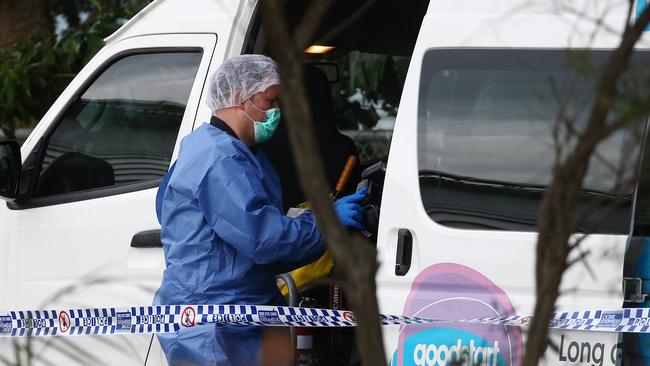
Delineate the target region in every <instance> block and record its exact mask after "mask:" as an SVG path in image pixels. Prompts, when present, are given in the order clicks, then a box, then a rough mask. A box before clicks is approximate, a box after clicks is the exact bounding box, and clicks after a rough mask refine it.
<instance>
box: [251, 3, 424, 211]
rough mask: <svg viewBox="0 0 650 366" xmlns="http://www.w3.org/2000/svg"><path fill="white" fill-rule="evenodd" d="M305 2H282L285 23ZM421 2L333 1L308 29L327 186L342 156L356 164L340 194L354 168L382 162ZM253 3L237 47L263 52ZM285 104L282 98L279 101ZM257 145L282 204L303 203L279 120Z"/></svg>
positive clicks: (308, 78) (310, 77)
mask: <svg viewBox="0 0 650 366" xmlns="http://www.w3.org/2000/svg"><path fill="white" fill-rule="evenodd" d="M311 3H312V2H310V1H301V0H290V1H286V2H285V14H286V17H287V21H288V23H289V27H290V29H295V27H297V26H298V25H299V22H300V21H301V20H302V19H303V18H304V15H305V12H307V11H309V7H310V5H311ZM428 3H429V1H428V0H417V1H413V2H410V3H409V6H403V5H402V4H400V3H398V2H394V1H388V0H374V1H373V0H351V1H333V2H332V4H331V6H330V8H329V10H328V11H327V13H326V16H325V17H324V18H323V19H321V24H320V26H319V27H318V30H317V31H316V34H315V37H314V40H313V42H312V44H313V45H319V46H327V47H330V48H326V49H324V50H318V49H317V50H310V49H307V50H306V52H305V59H304V61H305V70H304V77H305V84H306V89H307V96H308V99H309V101H310V107H311V110H312V115H313V119H314V123H315V127H316V130H317V133H318V140H319V142H320V144H321V156H322V157H323V159H324V162H325V166H326V171H327V176H328V180H329V184H330V187H332V191H333V190H334V187H335V185H336V181H337V180H338V177H339V175H340V173H341V171H342V170H343V167H344V166H345V162H346V160H347V157H348V156H350V155H354V156H357V157H358V158H359V162H360V163H359V164H358V165H357V168H356V169H355V170H354V171H353V175H352V178H351V179H350V181H349V183H348V184H347V185H346V187H345V188H344V190H343V192H342V194H343V195H345V194H350V193H353V192H354V191H355V190H356V187H357V184H358V183H359V181H360V180H361V171H362V170H363V169H364V168H366V167H368V166H370V165H372V164H373V163H376V162H378V161H385V160H386V159H387V157H388V149H389V146H390V140H391V136H392V130H393V126H394V123H395V116H396V114H397V110H398V108H399V98H400V96H401V92H402V87H403V85H404V80H405V78H406V72H407V70H408V66H409V62H410V58H411V54H412V52H413V48H414V46H415V42H416V39H417V35H418V32H419V29H420V25H421V23H422V18H423V16H424V14H425V13H426V9H427V7H428ZM261 16H262V14H261V11H260V9H259V8H258V10H257V11H256V15H255V17H254V20H253V21H252V23H251V26H250V28H249V30H248V34H247V39H246V42H245V45H244V49H243V53H262V54H271V52H270V50H269V49H268V47H267V43H266V39H265V34H264V28H263V26H262V21H261V20H262V19H261ZM285 102H287V101H285ZM280 126H281V127H280V131H278V133H277V134H276V136H274V138H273V139H271V141H269V142H268V143H265V144H262V146H260V147H261V148H262V150H263V151H264V152H265V153H266V154H267V155H268V156H269V158H270V160H271V162H272V163H273V165H274V166H275V168H276V170H277V171H278V175H279V176H280V181H281V183H282V187H283V194H284V202H283V203H284V207H285V208H288V207H294V206H296V205H298V204H300V203H302V202H304V201H305V196H304V194H303V192H302V190H301V188H300V185H299V182H298V179H297V174H296V171H295V167H294V165H293V164H287V162H289V161H293V160H294V157H293V154H292V152H291V149H290V144H289V142H288V136H287V133H286V129H285V128H286V127H285V124H283V123H281V124H280Z"/></svg>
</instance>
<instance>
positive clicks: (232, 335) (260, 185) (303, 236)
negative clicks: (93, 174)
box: [154, 55, 366, 365]
mask: <svg viewBox="0 0 650 366" xmlns="http://www.w3.org/2000/svg"><path fill="white" fill-rule="evenodd" d="M279 96H280V78H279V75H278V71H277V65H276V63H275V62H274V61H273V60H271V59H270V58H268V57H266V56H262V55H242V56H237V57H233V58H231V59H229V60H227V61H225V62H224V63H223V64H222V65H221V67H219V69H218V70H217V71H216V72H215V73H214V74H213V75H212V76H211V79H210V88H209V91H208V97H207V103H208V105H209V106H210V108H211V109H212V110H213V111H214V113H213V116H212V119H211V121H210V123H209V124H208V123H204V124H203V125H201V126H200V127H199V128H197V129H196V130H195V131H194V132H192V133H191V134H190V135H188V136H187V137H185V138H184V139H183V141H182V142H181V147H180V152H179V155H178V159H177V161H176V163H174V165H173V166H172V169H170V172H169V173H168V174H167V176H165V178H164V179H163V183H162V184H161V187H160V189H159V194H158V197H157V207H156V210H157V214H158V218H159V220H160V223H161V226H162V232H161V239H162V243H163V250H164V254H165V262H166V265H167V268H166V269H165V272H164V274H163V279H162V283H161V286H160V288H159V289H158V291H157V293H156V296H155V299H154V303H155V304H263V305H284V304H285V302H284V298H283V297H282V295H281V293H280V291H279V290H278V287H277V285H276V282H275V276H276V275H277V274H280V273H284V272H288V271H291V270H293V269H296V268H298V267H301V266H303V265H305V264H307V263H309V262H311V261H313V260H315V259H317V258H318V257H319V256H320V255H322V254H323V252H324V250H325V246H324V243H323V238H322V236H321V233H320V232H319V230H318V228H317V227H316V223H315V220H314V217H313V215H312V213H311V212H309V211H308V212H305V213H303V214H302V215H300V216H298V217H295V218H290V217H287V216H285V215H284V213H283V212H284V210H283V207H282V194H281V187H280V184H279V179H278V176H277V174H276V173H275V171H274V169H273V167H272V166H271V164H270V163H269V161H268V160H267V158H266V157H265V156H264V155H263V154H262V153H261V151H259V150H258V149H257V148H256V147H255V143H258V142H261V141H263V140H266V139H268V138H269V137H270V136H272V134H273V132H274V131H275V129H276V128H277V126H278V123H279V115H280V110H279V109H278V99H279ZM287 163H290V162H287ZM365 194H366V193H365V192H357V193H356V194H354V195H351V196H348V197H344V198H343V199H341V200H339V201H338V203H336V204H335V209H336V212H337V215H338V217H339V219H340V221H341V223H342V224H343V225H344V226H346V227H348V228H355V229H362V226H361V217H362V216H361V213H362V209H361V207H360V206H359V205H358V202H359V201H361V200H362V199H363V198H364V197H365ZM261 334H262V329H261V328H259V327H247V326H230V325H215V324H208V325H199V326H194V327H191V328H181V330H179V331H178V332H176V333H170V334H159V335H158V339H159V340H160V343H161V345H162V347H163V350H164V352H165V355H166V356H167V360H168V362H169V363H170V364H171V365H185V364H186V365H255V364H258V363H259V362H260V358H259V357H260V355H259V350H260V346H261V341H262V337H261Z"/></svg>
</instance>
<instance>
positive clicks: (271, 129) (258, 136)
mask: <svg viewBox="0 0 650 366" xmlns="http://www.w3.org/2000/svg"><path fill="white" fill-rule="evenodd" d="M251 105H252V106H253V108H255V109H257V110H258V111H260V112H263V113H266V119H265V120H264V121H256V120H254V119H252V118H251V117H250V116H249V115H248V114H246V112H244V114H245V115H246V117H248V118H249V119H250V120H251V121H253V132H254V134H255V143H260V142H264V141H268V139H270V138H271V136H273V134H274V133H275V131H277V130H278V127H279V126H280V108H271V109H269V110H267V111H263V110H261V109H259V108H257V106H256V105H255V104H253V101H252V100H251Z"/></svg>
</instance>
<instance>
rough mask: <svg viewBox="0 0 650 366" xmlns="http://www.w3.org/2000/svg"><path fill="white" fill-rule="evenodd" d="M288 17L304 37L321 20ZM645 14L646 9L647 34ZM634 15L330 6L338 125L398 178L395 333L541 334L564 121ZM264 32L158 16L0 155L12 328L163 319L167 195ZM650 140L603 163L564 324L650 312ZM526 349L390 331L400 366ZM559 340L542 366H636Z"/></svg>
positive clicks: (83, 353) (221, 6)
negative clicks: (633, 181)
mask: <svg viewBox="0 0 650 366" xmlns="http://www.w3.org/2000/svg"><path fill="white" fill-rule="evenodd" d="M285 3H286V4H287V8H288V9H289V10H288V11H289V14H290V16H289V19H290V21H291V22H293V23H292V24H295V22H296V19H299V18H300V14H301V13H300V12H301V11H303V10H304V5H303V4H302V3H303V2H300V1H286V2H285ZM645 5H646V4H645V0H640V2H639V3H638V4H635V12H633V15H634V14H636V12H637V11H640V10H642V9H643V7H644V6H645ZM627 6H628V1H626V0H621V1H596V0H575V1H548V0H538V1H528V0H487V1H475V0H454V1H440V0H411V1H408V2H404V1H402V2H396V1H389V0H386V1H383V0H378V1H375V2H366V1H361V0H355V1H340V2H337V3H336V4H335V5H334V6H333V8H332V9H331V11H330V12H329V13H328V15H327V16H326V18H325V19H324V20H323V26H322V27H321V32H320V36H323V37H326V38H325V39H326V44H327V45H329V46H334V47H335V48H334V50H332V51H331V52H329V53H325V54H306V56H305V59H306V61H308V62H311V63H320V64H324V65H325V66H326V67H325V68H328V67H329V69H330V70H331V69H332V67H330V66H332V65H334V66H335V67H334V69H338V75H334V77H331V78H330V81H331V92H332V93H334V94H333V97H334V99H333V100H334V102H333V105H332V108H333V113H334V114H335V115H336V119H337V121H336V122H338V124H339V128H340V129H341V130H342V132H343V133H345V134H346V135H347V136H349V137H351V138H352V139H354V140H355V142H356V144H357V148H358V149H359V152H360V156H361V162H362V166H364V167H365V166H369V165H370V164H371V163H373V162H375V161H381V160H384V161H386V160H387V168H386V171H385V178H384V179H376V180H375V184H378V185H380V184H382V183H383V194H382V193H381V192H377V193H376V194H375V202H373V203H374V204H376V205H379V206H380V207H381V214H380V217H379V227H378V232H377V235H376V244H377V248H378V253H379V257H378V260H379V262H380V264H381V267H380V269H379V272H378V274H377V278H376V279H377V286H378V290H377V295H378V298H379V304H380V310H381V312H382V313H385V314H404V315H417V316H421V317H431V318H448V319H451V318H478V317H488V316H489V317H492V316H503V315H512V314H520V315H531V314H532V312H533V307H534V304H535V253H536V248H535V244H536V237H537V234H536V233H535V223H536V218H537V210H538V207H539V202H540V200H541V197H542V193H543V190H544V187H545V185H546V184H548V182H549V180H550V172H551V169H550V168H551V166H552V164H553V162H554V159H555V152H554V151H555V150H554V140H553V136H554V135H553V131H554V127H555V123H556V121H557V116H558V113H559V110H560V109H561V108H563V109H562V110H563V111H565V112H567V113H569V112H571V113H574V112H575V114H576V116H577V117H576V118H577V120H578V121H579V120H580V117H582V118H584V113H586V112H587V111H588V102H589V100H590V97H593V92H594V90H593V82H594V74H593V73H592V74H589V70H590V68H591V67H593V66H594V65H595V66H599V65H602V64H603V62H605V61H606V59H607V57H608V55H609V53H610V51H609V50H611V49H613V48H615V47H616V46H617V45H618V42H619V40H620V34H621V31H622V29H623V25H624V21H625V19H626V16H627ZM359 9H361V10H359ZM262 15H263V14H262V13H261V12H260V11H259V10H258V4H257V1H255V0H193V1H191V2H188V1H183V0H155V1H153V2H152V3H151V4H150V5H149V6H147V7H146V8H145V9H144V10H142V11H141V12H140V13H139V14H137V15H136V16H135V17H134V18H133V19H131V20H130V21H129V22H127V23H126V24H125V25H124V26H123V27H122V28H121V29H120V30H118V31H117V32H116V33H115V34H113V35H112V36H110V37H108V38H107V39H106V46H105V47H104V48H103V49H102V50H101V51H100V52H99V53H98V54H97V55H96V56H95V57H94V58H93V59H92V60H91V61H90V62H89V63H88V65H86V67H84V69H83V70H82V71H81V72H80V73H79V74H78V75H77V77H76V78H75V79H74V80H73V81H72V82H71V83H70V85H69V86H68V87H67V89H66V90H65V91H64V92H63V94H62V95H61V96H60V97H59V98H58V100H57V101H56V102H55V103H54V105H52V107H51V108H50V109H49V111H48V112H47V114H46V115H45V116H44V117H43V119H42V120H41V121H40V123H39V124H38V126H37V127H36V128H35V130H34V131H33V133H32V134H31V135H30V136H29V138H28V139H27V141H25V143H24V144H23V145H22V147H21V148H20V154H17V152H16V151H17V148H16V146H17V145H12V144H11V143H8V142H2V143H0V194H1V195H2V196H4V198H5V199H6V201H7V204H6V205H4V206H2V207H0V238H2V242H1V243H0V253H1V257H0V258H2V261H1V263H2V265H0V289H2V296H0V309H2V310H28V309H49V308H87V307H105V306H115V307H120V306H133V305H145V304H150V303H151V301H152V298H153V294H154V291H155V290H156V289H157V287H158V286H159V284H160V278H161V274H162V271H163V270H164V258H163V253H162V249H161V248H160V240H159V225H158V222H157V220H156V215H155V210H154V198H155V195H156V189H157V186H158V184H159V182H160V179H161V178H162V176H163V175H164V174H165V173H166V171H167V169H168V168H169V166H170V162H172V161H174V159H175V157H176V156H177V154H178V147H179V144H180V141H181V139H182V138H183V137H184V136H186V135H187V134H189V133H190V132H191V131H192V130H193V129H194V128H197V127H198V126H199V125H200V124H201V123H203V122H206V121H208V120H209V118H210V115H211V111H210V110H209V109H208V107H207V106H206V105H205V103H204V102H203V101H204V97H205V93H206V89H207V88H206V82H207V79H208V75H210V74H211V73H212V72H213V71H214V70H216V68H217V67H218V66H219V65H220V64H221V62H222V61H223V60H225V59H227V58H229V57H232V56H234V55H238V54H241V53H268V51H269V50H268V49H267V48H266V46H265V42H264V40H265V37H264V32H263V29H262V28H261V21H260V19H261V18H260V17H261V16H262ZM345 19H348V20H349V21H347V22H343V21H344V20H345ZM342 24H343V25H342ZM332 30H335V31H336V32H334V33H333V34H328V32H331V31H332ZM330 35H331V36H330ZM327 37H329V38H327ZM649 41H650V39H649V38H648V37H647V36H646V37H644V38H643V39H642V40H641V41H640V42H639V44H638V46H637V48H638V52H637V55H636V56H635V61H634V62H635V63H636V64H639V65H643V64H644V63H648V61H650V54H648V53H647V49H648V46H649V43H648V42H649ZM378 65H379V66H378ZM369 73H370V74H372V75H379V74H381V77H376V78H375V79H373V78H372V77H371V78H368V74H369ZM335 74H336V73H335ZM364 78H365V79H364ZM372 80H375V81H372ZM359 85H363V86H365V87H366V89H363V88H362V87H360V86H359ZM646 86H647V85H646ZM391 101H393V102H392V103H391ZM285 102H290V101H285ZM560 107H561V108H560ZM580 111H583V115H580V113H579V112H580ZM644 122H645V121H644ZM644 128H645V127H643V128H642V129H641V133H642V132H643V130H644ZM638 133H639V131H638V129H635V130H623V131H621V132H619V133H616V134H614V135H613V136H612V137H610V138H609V139H608V140H606V141H605V142H604V143H603V145H602V146H601V147H600V148H599V150H598V153H599V154H598V157H597V158H595V159H594V160H593V161H592V163H591V166H590V169H589V172H588V174H587V177H586V179H585V188H584V190H583V192H582V193H581V195H580V197H579V204H578V207H579V210H581V211H580V212H581V213H584V212H587V213H588V214H586V216H585V217H586V220H585V221H583V222H582V224H583V225H582V226H581V227H580V228H579V229H580V230H581V231H585V232H590V233H591V235H589V236H588V237H587V239H586V240H585V241H584V242H583V243H582V246H581V248H582V250H581V251H575V253H573V254H572V260H573V259H576V263H575V264H574V265H571V266H570V267H569V269H568V270H567V272H566V274H565V276H564V278H563V282H562V294H561V297H560V298H559V300H558V302H557V308H558V310H581V309H616V308H621V307H623V306H624V304H625V306H635V303H634V302H631V300H635V301H637V302H638V303H640V302H641V301H643V298H644V297H643V296H641V297H639V296H638V295H640V294H641V292H642V289H643V286H641V285H642V284H643V281H646V279H645V278H641V277H639V276H634V274H633V273H628V274H626V275H628V276H629V277H639V278H636V279H627V280H626V281H627V282H629V283H628V287H627V288H628V290H629V289H633V290H634V291H632V290H629V291H627V293H626V295H625V298H624V292H623V290H622V288H623V273H624V262H625V260H626V245H627V244H626V243H627V242H628V240H630V238H631V237H632V235H631V234H632V232H633V231H632V229H631V227H634V232H635V233H640V235H644V233H645V231H644V229H645V228H646V227H648V225H647V224H648V220H647V217H648V216H647V214H646V213H645V210H646V209H647V207H649V206H648V205H647V204H646V202H645V201H644V198H645V195H644V193H643V188H644V185H638V186H637V185H630V186H627V187H623V188H622V189H613V188H612V187H614V186H615V185H616V177H617V174H615V172H616V170H617V169H623V168H626V169H627V171H628V172H634V171H635V167H636V166H637V164H638V163H639V161H640V160H641V158H640V157H641V156H646V155H643V154H641V152H642V151H643V148H644V146H643V144H642V141H640V140H638V139H637V140H633V137H635V136H636V137H638ZM389 145H390V154H388V151H389V150H388V146H389ZM14 158H15V159H16V160H12V159H14ZM18 162H20V163H21V164H18ZM646 164H647V163H645V162H644V163H643V164H642V166H644V167H645V165H646ZM12 168H19V169H20V174H15V173H12ZM278 168H279V169H280V170H281V169H282V168H283V167H282V166H280V167H278ZM15 187H17V188H15ZM14 188H15V189H14ZM286 190H287V189H286V188H285V191H286ZM286 193H288V194H291V192H286ZM637 196H638V197H639V198H638V200H636V202H635V199H636V197H637ZM635 205H636V207H637V210H636V211H637V212H636V213H635V212H634V211H633V208H634V207H635ZM629 253H630V252H629V251H628V254H629ZM578 257H580V258H578ZM627 259H628V260H629V261H628V262H629V263H633V262H634V261H635V260H636V258H629V255H628V258H627ZM631 265H632V264H630V266H631ZM633 284H639V287H638V291H636V289H634V288H633V287H631V285H633ZM635 295H636V297H635ZM639 299H641V300H639ZM626 300H627V301H626ZM624 301H626V302H625V303H624ZM524 339H525V331H522V330H521V329H520V328H516V327H503V326H483V325H466V324H445V325H426V326H424V325H419V326H413V327H407V328H404V327H386V328H384V344H385V348H386V352H387V358H388V359H389V360H391V362H392V364H393V365H445V364H452V363H454V362H458V361H463V360H464V361H465V363H468V364H470V365H472V364H485V365H518V364H520V363H521V359H522V354H523V345H524ZM552 339H553V341H554V342H555V344H554V346H552V347H548V351H547V353H546V358H545V361H544V362H545V363H546V364H553V365H569V364H577V363H584V364H595V365H614V364H620V363H621V362H626V361H622V360H625V358H624V357H622V356H621V352H620V349H621V348H622V343H621V341H622V339H623V338H622V337H619V335H617V334H615V333H591V332H572V331H553V332H552ZM152 344H153V345H152ZM0 345H1V346H0V360H3V361H7V362H14V361H13V360H15V359H20V358H22V359H24V358H25V357H33V362H34V364H42V365H47V364H48V360H49V361H51V362H53V363H54V364H76V363H78V364H101V363H104V364H110V365H113V364H121V365H131V364H133V365H141V364H145V363H146V364H147V365H157V364H165V363H166V362H165V359H164V355H163V354H162V352H161V350H160V347H159V346H158V345H157V342H156V341H155V337H152V336H151V335H130V336H114V337H98V336H80V337H56V338H54V339H52V338H30V339H18V340H17V339H11V338H0ZM14 345H15V346H14ZM632 348H633V347H632ZM630 352H631V351H630ZM28 354H32V355H33V356H28ZM630 357H633V356H630ZM321 364H323V363H321Z"/></svg>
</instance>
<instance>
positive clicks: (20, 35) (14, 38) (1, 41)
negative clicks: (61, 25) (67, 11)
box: [0, 0, 52, 50]
mask: <svg viewBox="0 0 650 366" xmlns="http://www.w3.org/2000/svg"><path fill="white" fill-rule="evenodd" d="M50 4H51V1H50V0H19V1H16V0H0V50H3V49H6V48H7V47H8V46H9V45H11V44H12V43H15V42H18V41H22V40H24V39H27V38H28V37H30V36H37V35H42V34H48V33H50V32H51V31H52V29H51V27H52V26H51V22H50V19H49V9H50Z"/></svg>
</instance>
